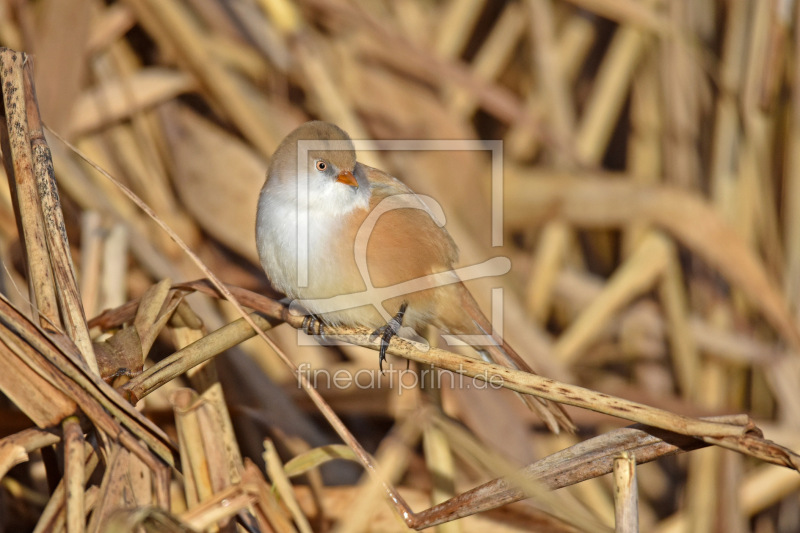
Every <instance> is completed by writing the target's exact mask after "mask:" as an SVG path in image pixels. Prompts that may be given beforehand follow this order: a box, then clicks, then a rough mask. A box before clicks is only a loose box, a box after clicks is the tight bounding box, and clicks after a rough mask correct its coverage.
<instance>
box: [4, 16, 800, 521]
mask: <svg viewBox="0 0 800 533" xmlns="http://www.w3.org/2000/svg"><path fill="white" fill-rule="evenodd" d="M799 23H800V8H798V7H797V6H796V5H795V2H792V1H785V2H781V1H778V0H734V1H732V0H728V1H725V0H672V1H669V2H668V1H663V0H662V1H659V0H638V1H637V0H518V1H514V0H509V1H500V2H491V1H486V0H464V1H461V0H458V1H456V0H440V1H436V2H428V1H424V0H403V1H396V2H393V1H367V0H301V1H299V2H296V3H295V2H290V1H289V0H233V1H221V0H126V1H117V2H108V3H106V2H102V1H100V0H71V1H64V0H37V1H25V0H0V45H2V46H4V47H6V48H4V49H3V50H2V51H0V83H2V95H3V112H2V119H3V123H2V126H3V127H2V132H1V133H0V140H2V144H1V145H0V150H1V151H2V155H3V163H4V170H5V173H6V175H8V176H9V180H7V181H8V184H9V186H8V187H6V185H5V183H6V181H5V180H3V184H2V185H1V186H0V260H2V264H3V268H2V270H0V290H1V291H2V298H0V369H2V370H0V391H2V393H3V395H2V396H0V479H2V482H1V485H0V531H31V530H33V531H37V532H44V531H64V530H66V531H69V532H78V531H84V530H88V531H91V532H95V531H143V530H144V531H206V530H208V531H237V530H238V531H245V530H249V531H278V532H284V531H302V532H305V531H342V532H345V531H347V532H350V531H402V530H405V529H406V528H407V527H409V526H410V527H415V528H424V527H426V526H430V525H434V524H439V525H438V526H437V528H439V530H440V531H442V532H445V531H446V532H451V531H452V532H456V531H465V532H466V531H485V530H487V529H488V528H490V527H491V528H492V530H493V531H498V532H499V531H528V530H531V529H535V530H540V531H575V530H582V531H607V530H611V529H613V527H614V524H615V520H616V524H617V529H618V530H620V531H634V530H636V528H637V526H638V527H640V528H641V529H643V530H646V531H657V532H662V533H666V532H678V531H692V532H704V531H748V530H753V531H786V532H788V531H798V530H800V518H798V517H800V499H798V494H800V476H799V475H798V473H797V471H796V470H797V468H798V466H800V461H798V459H800V457H798V455H796V454H795V453H794V452H793V451H792V450H797V449H798V448H800V387H798V384H799V383H800V328H798V311H799V308H800V68H798V67H797V63H798V57H800V38H799V37H798V35H797V32H798V27H800V26H798V24H799ZM14 50H16V51H25V52H26V53H27V54H28V55H27V56H25V55H24V54H22V53H21V52H15V51H14ZM26 57H27V59H26ZM40 115H41V118H40ZM309 118H321V119H324V120H328V121H331V122H335V123H337V124H339V125H340V126H341V127H343V128H344V129H345V130H347V131H349V132H350V134H351V136H352V137H353V138H356V139H372V140H373V141H372V142H373V143H374V147H375V148H376V150H374V151H362V153H361V154H360V157H361V159H362V160H364V161H365V162H368V163H369V164H373V165H375V166H379V167H381V168H383V169H386V170H387V171H390V172H391V173H393V174H395V175H397V176H399V177H400V178H402V179H403V180H405V181H406V182H407V183H408V184H409V185H411V187H412V188H414V189H415V190H417V191H418V192H420V193H424V194H427V195H430V196H432V197H434V198H435V199H436V200H437V201H439V202H440V204H441V205H442V207H443V208H444V211H445V213H446V214H447V217H448V224H447V227H448V229H449V230H450V232H451V234H452V235H453V236H454V238H455V240H456V241H457V242H458V243H459V245H460V248H461V264H462V265H464V266H467V265H473V264H477V263H480V262H481V261H484V260H487V259H488V258H490V257H494V256H505V257H509V258H510V259H511V265H512V270H511V272H510V273H508V274H507V275H505V276H502V277H497V278H487V279H477V280H474V281H472V282H470V284H469V285H470V288H471V289H472V290H473V292H474V294H475V296H476V298H477V299H478V301H479V302H480V303H481V304H482V305H483V306H484V308H485V309H486V310H487V313H489V312H490V313H491V314H492V315H493V316H494V317H497V318H499V319H500V320H498V323H501V324H502V327H503V334H504V336H505V337H506V338H507V339H508V340H509V341H510V343H511V344H512V345H513V346H515V347H516V348H517V350H518V351H519V352H521V353H522V354H524V356H525V357H527V358H529V360H530V362H531V364H532V365H534V366H535V367H536V368H538V369H539V370H540V371H541V373H542V375H543V376H547V377H546V378H545V377H538V376H531V375H529V374H526V373H523V372H514V371H508V370H504V369H502V368H499V367H496V366H495V365H491V364H489V363H485V362H483V361H480V360H477V359H474V358H473V357H469V354H468V352H467V351H466V350H464V351H461V350H460V349H458V348H449V347H448V346H447V345H446V344H445V343H444V341H443V340H442V339H440V338H438V337H436V336H435V335H433V332H431V333H432V337H431V338H432V339H433V341H432V343H433V345H434V346H437V347H434V348H431V349H430V350H427V351H422V350H420V349H419V346H417V345H414V344H412V343H409V342H403V341H398V342H396V343H393V346H392V350H391V353H392V354H393V356H392V357H391V361H390V362H392V363H393V366H392V369H391V370H390V371H389V372H387V373H386V374H385V375H380V374H379V373H378V371H377V356H376V353H375V352H374V351H373V349H371V348H374V346H372V347H371V348H370V347H364V346H357V345H358V344H361V345H364V344H368V341H367V339H366V337H365V335H364V333H365V332H363V331H357V330H342V331H340V332H338V333H340V334H341V335H343V340H345V341H349V342H345V343H343V344H341V345H338V346H318V345H316V344H314V343H313V342H306V341H308V340H309V339H308V338H307V337H305V336H303V335H301V334H299V333H298V332H297V331H296V329H295V328H297V327H298V326H300V322H301V319H300V318H298V317H297V316H293V315H290V314H288V312H287V309H286V308H285V307H284V306H283V305H282V304H281V303H280V302H279V301H278V299H277V298H278V296H277V295H275V294H274V293H273V292H272V291H271V290H270V289H269V287H268V285H267V281H266V278H265V276H264V275H263V273H262V272H261V271H260V268H259V266H258V264H257V263H258V261H257V257H256V254H255V246H254V229H253V225H254V216H255V199H256V195H257V194H258V190H259V188H260V186H261V183H262V181H263V177H264V173H265V169H266V166H267V163H268V160H269V156H270V154H271V153H272V151H273V150H274V149H275V147H276V145H277V143H278V142H279V141H280V139H281V138H282V136H283V135H285V134H286V133H287V132H288V131H290V130H291V129H292V128H293V127H295V126H296V125H297V124H299V123H300V122H302V121H304V120H307V119H309ZM43 122H44V124H46V125H47V127H46V128H45V127H44V126H43V125H42V123H43ZM386 139H413V140H422V141H425V140H435V139H448V140H475V139H486V140H497V139H501V140H502V141H503V143H502V153H500V152H498V151H495V152H491V151H488V150H455V151H452V150H421V151H420V150H417V151H393V150H385V149H383V150H382V149H380V148H381V146H380V141H381V140H386ZM487 146H489V145H487ZM499 155H501V156H502V159H499V158H498V157H497V156H499ZM51 156H52V158H51ZM493 157H494V159H493ZM501 163H502V164H501ZM498 178H502V180H499V179H498ZM498 185H501V186H502V188H499V187H498ZM137 198H139V199H141V200H137ZM151 215H155V218H154V217H153V216H151ZM492 245H500V246H497V247H493V246H492ZM198 278H210V279H212V281H211V282H209V281H200V282H191V281H190V280H195V279H198ZM220 280H221V281H222V282H224V283H225V285H222V284H220ZM497 288H502V289H503V291H502V293H500V292H498V291H496V290H494V289H497ZM499 295H502V299H500V298H498V296H499ZM233 297H235V298H233ZM226 299H227V300H229V301H228V302H226V301H225V300H226ZM234 301H235V302H238V304H237V303H233V302H234ZM242 306H244V307H242ZM253 310H255V311H257V312H252V311H253ZM490 310H491V311H490ZM245 311H247V312H245ZM247 313H250V314H247ZM284 323H288V324H284ZM253 326H257V327H258V328H259V329H261V330H264V331H268V334H265V333H263V332H261V333H259V337H260V338H252V337H254V336H255V333H254V331H253ZM277 326H279V327H277ZM292 326H293V327H292ZM266 335H268V337H267V336H266ZM299 341H302V342H299ZM402 358H406V359H407V360H409V361H412V362H411V363H410V370H411V371H409V372H405V371H404V369H405V368H406V361H404V360H403V359H402ZM431 365H433V366H435V367H437V368H439V369H445V370H449V371H450V372H445V373H444V374H436V373H433V372H431V368H433V367H432V366H431ZM298 369H299V370H300V371H299V372H298ZM436 375H439V377H440V378H442V379H441V380H439V381H437V380H436V379H433V377H434V376H436ZM336 376H340V378H338V380H337V378H336ZM485 380H494V381H491V383H497V382H498V381H499V382H502V385H503V387H505V388H506V389H510V390H513V391H517V392H520V393H531V394H535V395H539V396H542V397H545V398H548V399H551V400H556V401H561V402H563V403H565V404H567V405H569V406H571V407H569V408H568V409H569V412H570V414H571V416H572V417H573V419H574V420H575V422H576V425H577V426H578V428H579V431H578V433H577V434H575V435H563V434H562V435H557V436H556V435H551V434H549V433H547V432H546V431H544V429H543V427H542V424H541V423H540V421H539V420H538V419H536V418H535V417H534V416H533V415H532V414H531V413H529V412H528V411H527V410H526V409H525V408H524V406H523V405H522V404H521V403H520V402H519V401H517V400H516V398H515V397H514V394H511V393H510V392H509V391H507V390H494V387H491V386H489V385H487V384H486V383H485ZM342 420H344V422H342ZM630 424H633V425H630ZM348 428H349V429H348ZM645 463H648V464H645ZM612 471H613V475H605V474H610V473H611V472H612ZM365 472H366V473H365ZM552 489H559V490H552ZM520 500H524V502H522V503H514V502H520ZM412 510H413V512H412ZM460 517H466V518H461V519H459V520H454V519H455V518H460ZM404 518H405V520H404Z"/></svg>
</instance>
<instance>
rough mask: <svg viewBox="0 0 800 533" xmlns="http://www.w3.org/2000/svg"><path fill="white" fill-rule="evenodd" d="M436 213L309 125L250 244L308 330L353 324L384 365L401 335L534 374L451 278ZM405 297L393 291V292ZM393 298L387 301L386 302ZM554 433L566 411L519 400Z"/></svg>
mask: <svg viewBox="0 0 800 533" xmlns="http://www.w3.org/2000/svg"><path fill="white" fill-rule="evenodd" d="M442 218H443V215H442V214H441V213H437V212H436V211H435V210H434V209H433V208H431V206H430V205H429V204H427V203H425V202H424V201H423V200H422V199H421V198H420V196H418V195H416V194H415V193H414V192H413V191H412V190H411V189H410V188H409V187H408V186H407V185H405V184H404V183H403V182H401V181H400V180H398V179H397V178H394V177H393V176H391V175H389V174H387V173H386V172H383V171H381V170H379V169H377V168H372V167H370V166H367V165H365V164H363V163H361V162H359V161H358V160H357V157H356V150H355V148H354V144H353V142H352V140H351V138H350V136H349V135H348V134H347V133H346V132H345V131H344V130H342V129H341V128H339V127H338V126H336V125H334V124H331V123H328V122H324V121H319V120H315V121H310V122H306V123H304V124H302V125H300V126H299V127H297V128H296V129H295V130H294V131H292V132H291V133H289V134H288V135H287V136H286V137H285V138H284V139H283V141H281V143H280V144H279V146H278V147H277V149H276V150H275V153H274V154H273V156H272V158H271V159H270V162H269V165H268V168H267V177H266V181H265V182H264V185H263V187H262V189H261V192H260V194H259V198H258V208H257V214H256V244H257V249H258V255H259V258H260V261H261V265H262V267H263V269H264V271H265V273H266V274H267V277H268V278H269V280H270V283H271V284H272V286H273V287H274V288H275V289H277V290H278V291H280V292H282V293H284V294H285V295H286V296H287V297H288V298H289V299H291V300H294V301H295V302H299V303H300V304H301V306H302V307H303V308H304V309H305V312H306V313H308V315H307V321H304V327H305V329H306V330H307V332H312V333H313V332H314V328H315V324H316V327H317V329H316V332H317V333H319V327H320V325H321V326H322V327H323V328H325V327H333V328H335V327H337V326H352V327H366V328H369V329H370V330H373V334H372V340H373V341H374V340H376V339H377V338H378V337H380V339H381V346H380V355H379V366H380V367H381V370H382V365H383V361H384V359H385V356H386V350H387V348H388V346H389V343H390V342H391V339H392V338H393V337H394V336H395V335H397V334H398V332H399V331H400V330H401V327H405V328H411V329H412V330H413V331H415V332H420V331H424V330H423V328H425V327H426V326H428V325H433V326H435V327H437V328H438V329H439V330H441V331H442V332H444V333H447V334H452V335H466V336H475V335H484V336H487V335H489V336H491V338H492V339H493V341H494V342H492V343H489V344H488V345H487V346H473V347H474V348H475V350H476V351H477V352H478V354H479V355H480V356H481V357H483V358H484V359H487V360H490V361H493V362H495V363H497V364H501V365H504V366H507V367H510V368H515V369H519V370H523V371H526V372H531V373H535V372H533V370H532V369H531V368H530V366H529V365H528V364H527V363H526V362H525V361H524V360H523V359H522V358H521V357H520V356H519V355H518V354H517V353H516V352H515V351H514V350H513V349H512V348H511V347H510V346H509V345H508V343H506V342H505V340H503V339H502V338H499V335H497V334H495V333H493V328H492V325H491V323H490V322H489V320H488V319H487V318H486V316H485V315H484V314H483V313H482V312H481V310H480V308H479V307H478V304H477V303H476V301H475V299H474V298H473V296H472V295H471V294H470V292H469V290H468V289H467V287H466V286H465V285H464V284H463V282H462V281H461V280H460V279H459V278H458V276H457V274H456V273H455V272H454V264H455V263H456V262H457V260H458V247H457V246H456V244H455V242H454V241H453V239H452V237H451V236H450V234H449V233H448V231H447V230H446V229H445V227H444V225H443V223H442V220H441V219H442ZM397 287H401V288H406V289H408V290H403V291H400V293H397V291H392V290H391V289H392V288H397ZM387 288H388V289H389V291H388V296H389V297H386V298H385V299H383V297H385V296H387ZM520 397H521V398H522V399H523V401H525V403H526V404H528V406H529V407H530V408H531V409H532V410H533V411H535V412H536V413H538V414H539V416H540V417H541V418H542V419H543V421H544V422H545V424H546V425H547V426H548V427H549V428H550V429H551V430H553V431H554V432H556V433H557V432H558V431H559V430H560V429H566V430H567V431H574V429H575V427H574V425H573V423H572V421H571V420H570V418H569V416H568V415H567V414H566V412H565V411H564V410H563V408H562V407H561V406H560V405H559V404H557V403H553V402H550V401H547V400H544V399H542V398H538V397H531V396H528V395H520Z"/></svg>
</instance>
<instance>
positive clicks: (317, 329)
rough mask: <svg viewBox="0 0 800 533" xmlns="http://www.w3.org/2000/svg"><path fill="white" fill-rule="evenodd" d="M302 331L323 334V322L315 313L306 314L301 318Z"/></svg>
mask: <svg viewBox="0 0 800 533" xmlns="http://www.w3.org/2000/svg"><path fill="white" fill-rule="evenodd" d="M302 328H303V332H304V333H305V334H306V335H311V336H321V337H324V336H325V324H324V323H323V322H322V320H321V319H320V318H319V317H317V316H315V315H307V316H306V317H305V318H304V319H303V325H302Z"/></svg>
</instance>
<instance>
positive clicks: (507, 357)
mask: <svg viewBox="0 0 800 533" xmlns="http://www.w3.org/2000/svg"><path fill="white" fill-rule="evenodd" d="M460 292H461V304H462V308H463V309H464V311H466V312H467V314H468V315H469V316H470V318H471V319H472V321H473V324H474V326H475V328H476V329H477V330H478V331H479V332H480V334H481V335H485V336H489V337H491V338H492V339H494V341H495V344H489V345H487V346H473V347H474V348H475V350H476V351H477V352H478V353H480V354H481V356H482V357H483V358H484V359H487V360H489V361H491V362H494V363H496V364H498V365H503V366H506V367H508V368H512V369H515V370H522V371H523V372H529V373H531V374H536V372H534V370H533V369H532V368H531V367H530V365H529V364H528V363H526V362H525V360H524V359H522V357H520V355H519V354H518V353H517V352H516V351H514V349H513V348H512V347H511V346H509V344H508V343H507V342H506V341H505V340H504V339H503V338H501V337H500V336H499V335H496V334H494V332H493V331H492V330H493V328H492V325H491V323H490V322H489V319H487V318H486V316H485V315H484V314H483V312H482V311H481V310H480V308H479V307H478V304H477V303H476V302H475V299H474V298H473V297H472V295H471V294H470V293H469V291H468V290H467V288H466V287H464V286H463V285H462V290H461V291H460ZM463 333H466V332H463ZM518 396H519V397H520V398H521V399H522V401H523V402H525V404H526V405H527V406H528V407H529V408H530V409H531V410H532V411H534V412H535V413H536V414H538V415H539V417H541V419H542V421H544V423H545V424H546V425H547V427H548V428H550V430H551V431H552V432H553V433H559V432H560V431H561V430H562V429H563V430H565V431H567V432H569V433H574V432H575V430H576V427H575V424H574V423H573V422H572V420H571V419H570V417H569V415H568V414H567V413H566V411H564V408H563V407H562V406H561V404H558V403H555V402H551V401H549V400H545V399H544V398H539V397H537V396H531V395H529V394H518Z"/></svg>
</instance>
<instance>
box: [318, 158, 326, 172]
mask: <svg viewBox="0 0 800 533" xmlns="http://www.w3.org/2000/svg"><path fill="white" fill-rule="evenodd" d="M327 168H328V163H326V162H325V161H323V160H321V159H320V160H318V161H317V170H319V171H320V172H325V170H326V169H327Z"/></svg>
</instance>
